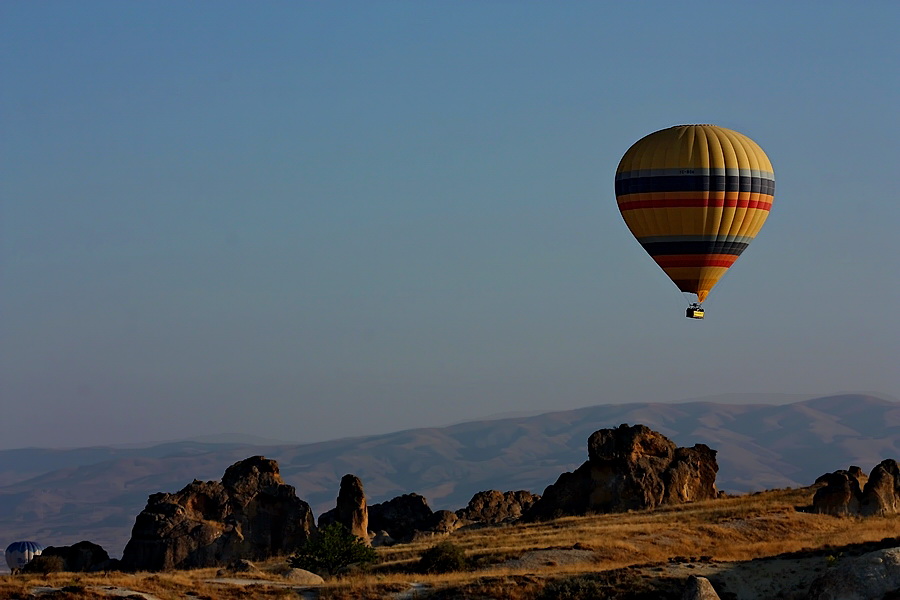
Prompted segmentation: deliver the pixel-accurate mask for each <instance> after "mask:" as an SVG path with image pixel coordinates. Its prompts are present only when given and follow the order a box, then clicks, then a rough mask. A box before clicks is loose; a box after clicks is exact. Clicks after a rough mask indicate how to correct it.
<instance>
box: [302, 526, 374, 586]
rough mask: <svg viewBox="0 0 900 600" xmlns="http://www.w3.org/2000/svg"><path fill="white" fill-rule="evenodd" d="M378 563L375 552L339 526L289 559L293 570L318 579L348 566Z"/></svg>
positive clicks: (317, 538) (323, 533)
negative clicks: (305, 571) (308, 573)
mask: <svg viewBox="0 0 900 600" xmlns="http://www.w3.org/2000/svg"><path fill="white" fill-rule="evenodd" d="M377 560H378V554H377V553H376V552H375V549H374V548H372V547H371V546H369V545H368V544H366V543H365V542H364V541H362V540H361V539H359V538H358V537H356V536H355V535H353V534H352V533H351V532H350V530H349V529H347V528H346V527H345V526H344V525H342V524H341V523H332V524H331V525H329V526H328V527H326V528H324V529H320V530H319V532H318V533H317V534H316V535H314V536H313V537H312V538H310V539H309V540H307V542H306V544H304V546H303V547H302V548H301V549H300V551H299V552H297V554H295V555H294V556H291V557H290V558H289V559H288V564H289V565H291V566H292V567H294V568H296V569H305V570H307V571H312V572H313V573H318V574H319V575H334V574H336V573H338V572H339V571H341V570H343V569H345V568H347V567H349V566H350V565H360V566H363V567H364V566H367V565H370V564H372V563H374V562H376V561H377Z"/></svg>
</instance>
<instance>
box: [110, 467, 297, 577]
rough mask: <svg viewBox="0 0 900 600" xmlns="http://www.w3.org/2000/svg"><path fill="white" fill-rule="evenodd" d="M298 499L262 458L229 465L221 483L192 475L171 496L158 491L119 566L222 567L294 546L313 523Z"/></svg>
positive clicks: (137, 522) (149, 568)
mask: <svg viewBox="0 0 900 600" xmlns="http://www.w3.org/2000/svg"><path fill="white" fill-rule="evenodd" d="M314 527H315V525H314V523H313V516H312V511H311V510H310V508H309V505H308V504H307V503H306V502H304V501H303V500H300V499H299V498H297V495H296V493H295V492H294V488H293V486H290V485H287V484H285V483H284V481H283V480H282V479H281V475H280V474H279V472H278V464H277V463H276V462H275V461H274V460H269V459H267V458H265V457H262V456H254V457H251V458H247V459H245V460H242V461H239V462H237V463H235V464H233V465H231V466H230V467H228V469H226V471H225V474H224V475H223V477H222V481H221V482H218V481H206V482H204V481H196V480H195V481H194V482H193V483H190V484H188V485H187V486H185V487H184V488H183V489H182V490H181V491H179V492H176V493H174V494H169V493H158V494H153V495H151V496H150V498H149V499H148V500H147V506H146V507H145V508H144V510H143V511H142V512H141V513H140V514H139V515H138V516H137V518H136V519H135V523H134V527H133V529H132V533H131V539H130V540H129V542H128V544H127V545H126V546H125V551H124V553H123V556H122V566H123V568H126V569H131V570H146V571H158V570H164V569H172V568H197V567H214V566H223V565H227V564H229V563H231V562H232V561H235V560H238V559H242V558H243V559H248V560H259V559H265V558H268V557H269V556H273V555H278V554H288V553H290V552H292V551H294V550H296V549H297V548H298V547H299V546H300V545H301V544H303V543H304V542H305V541H306V540H307V539H308V538H309V536H310V533H311V531H312V530H313V529H314Z"/></svg>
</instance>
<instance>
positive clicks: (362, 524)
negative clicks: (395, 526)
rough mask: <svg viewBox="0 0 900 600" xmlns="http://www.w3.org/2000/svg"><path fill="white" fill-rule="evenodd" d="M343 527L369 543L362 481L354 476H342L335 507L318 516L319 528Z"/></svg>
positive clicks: (367, 519)
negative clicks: (333, 525) (335, 524)
mask: <svg viewBox="0 0 900 600" xmlns="http://www.w3.org/2000/svg"><path fill="white" fill-rule="evenodd" d="M334 522H338V523H341V524H342V525H344V526H345V527H346V528H347V529H348V530H349V531H350V533H352V534H353V535H355V536H357V537H359V538H362V539H363V540H365V541H366V543H368V541H369V533H368V532H369V509H368V507H367V506H366V494H365V492H364V491H363V485H362V481H361V480H360V478H359V477H357V476H356V475H349V474H348V475H344V476H343V478H341V489H340V492H338V497H337V506H336V507H335V508H333V509H332V510H330V511H328V512H326V513H324V514H322V515H321V516H319V527H320V528H323V527H325V526H327V525H330V524H331V523H334Z"/></svg>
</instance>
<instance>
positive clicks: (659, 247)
mask: <svg viewBox="0 0 900 600" xmlns="http://www.w3.org/2000/svg"><path fill="white" fill-rule="evenodd" d="M641 245H642V246H643V247H644V249H645V250H646V251H647V253H648V254H649V255H650V256H658V255H661V254H733V255H734V256H740V255H741V252H743V251H744V250H746V249H747V246H749V245H750V244H748V243H747V242H716V241H709V242H647V243H644V244H641Z"/></svg>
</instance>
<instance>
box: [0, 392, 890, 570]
mask: <svg viewBox="0 0 900 600" xmlns="http://www.w3.org/2000/svg"><path fill="white" fill-rule="evenodd" d="M621 423H629V424H634V423H643V424H645V425H647V426H649V427H651V428H652V429H655V430H657V431H660V432H661V433H663V434H665V435H666V436H668V437H669V438H671V439H672V440H673V441H674V442H676V443H677V444H678V445H680V446H691V445H693V444H695V443H705V444H708V445H709V446H710V447H712V448H714V449H716V450H718V462H719V467H720V469H719V476H718V480H717V482H718V487H719V489H722V490H725V491H728V492H732V493H740V492H750V491H757V490H762V489H771V488H781V487H789V486H790V487H794V486H801V485H808V484H810V483H812V481H813V480H814V479H815V478H816V477H817V476H818V475H820V474H822V473H824V472H826V471H833V470H835V469H838V468H846V467H847V466H849V465H850V464H856V465H859V466H861V467H862V468H863V469H864V470H865V471H867V472H868V471H869V470H870V469H871V468H872V467H873V466H874V465H875V464H877V463H878V462H880V461H881V460H882V459H884V458H894V457H900V403H898V402H896V401H892V400H888V399H885V398H880V397H876V396H870V395H860V394H845V395H838V396H829V397H822V398H814V399H810V400H804V401H800V402H793V403H788V404H767V403H748V404H733V403H725V402H711V401H696V402H684V403H678V404H665V403H641V404H626V405H613V404H608V405H599V406H591V407H587V408H581V409H576V410H567V411H557V412H548V413H544V414H539V415H531V416H522V417H515V418H498V419H493V420H482V421H473V422H466V423H460V424H456V425H452V426H449V427H441V428H422V429H412V430H407V431H400V432H396V433H390V434H384V435H377V436H366V437H358V438H349V439H340V440H334V441H328V442H321V443H315V444H303V445H296V444H272V445H266V444H263V445H260V444H257V443H254V444H250V443H208V442H205V443H204V442H197V441H189V442H174V443H167V444H158V445H154V446H150V447H146V448H80V449H72V450H50V449H40V448H30V449H18V450H6V451H0V532H3V535H4V537H5V538H7V540H6V541H5V542H4V541H3V540H0V543H9V542H10V541H12V540H14V539H24V538H27V539H35V540H38V541H40V542H42V543H44V544H45V545H51V544H52V545H64V544H72V543H74V542H77V541H80V540H84V539H87V540H91V541H93V542H96V543H99V544H101V545H102V546H104V548H106V549H107V550H108V551H109V552H110V554H111V555H114V556H118V555H120V554H121V551H122V549H123V548H124V546H125V543H126V542H127V540H128V537H129V535H130V532H131V526H132V524H133V522H134V517H135V516H136V515H137V514H138V512H140V510H141V509H142V508H143V506H144V504H145V503H146V500H147V496H148V495H149V494H152V493H155V492H159V491H170V492H171V491H176V490H179V489H181V488H182V487H184V485H186V484H187V483H189V482H190V481H192V480H193V479H202V480H206V479H218V478H220V477H221V475H222V473H223V472H224V470H225V468H226V467H228V466H229V465H231V464H233V463H234V462H236V461H238V460H240V459H243V458H246V457H248V456H252V455H256V454H261V455H264V456H267V457H269V458H274V459H276V460H277V461H278V462H279V465H280V467H281V472H282V476H283V478H284V479H285V481H286V482H287V483H290V484H291V485H293V486H295V487H296V488H297V493H298V495H299V496H300V497H301V498H303V499H304V500H306V501H307V502H309V503H310V505H311V506H312V507H313V510H314V513H315V514H316V515H319V514H321V513H322V512H324V511H325V510H327V509H329V508H331V507H333V505H334V499H335V496H336V495H337V491H338V487H339V482H340V478H341V476H343V475H344V474H346V473H353V474H355V475H357V476H359V477H360V478H361V479H362V481H363V483H364V486H365V489H366V493H367V496H368V497H369V501H370V503H376V502H381V501H384V500H387V499H390V498H392V497H394V496H397V495H400V494H404V493H409V492H417V493H419V494H422V495H424V496H425V497H426V498H428V500H429V503H430V505H431V506H432V508H434V509H440V508H448V509H456V508H460V507H462V506H465V504H466V503H467V502H468V500H469V499H470V498H471V497H472V495H473V494H474V493H475V492H478V491H481V490H486V489H499V490H513V489H526V490H530V491H534V492H537V493H540V492H542V491H543V489H544V488H545V487H546V486H547V485H549V484H550V483H553V482H554V481H555V480H556V478H557V477H558V475H559V474H560V473H562V472H564V471H569V470H572V469H574V468H575V467H577V466H578V465H580V464H581V463H582V462H584V461H585V460H586V458H587V446H586V440H587V438H588V436H589V435H590V434H591V433H593V432H594V431H596V430H597V429H602V428H606V427H615V426H617V425H619V424H621Z"/></svg>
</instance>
